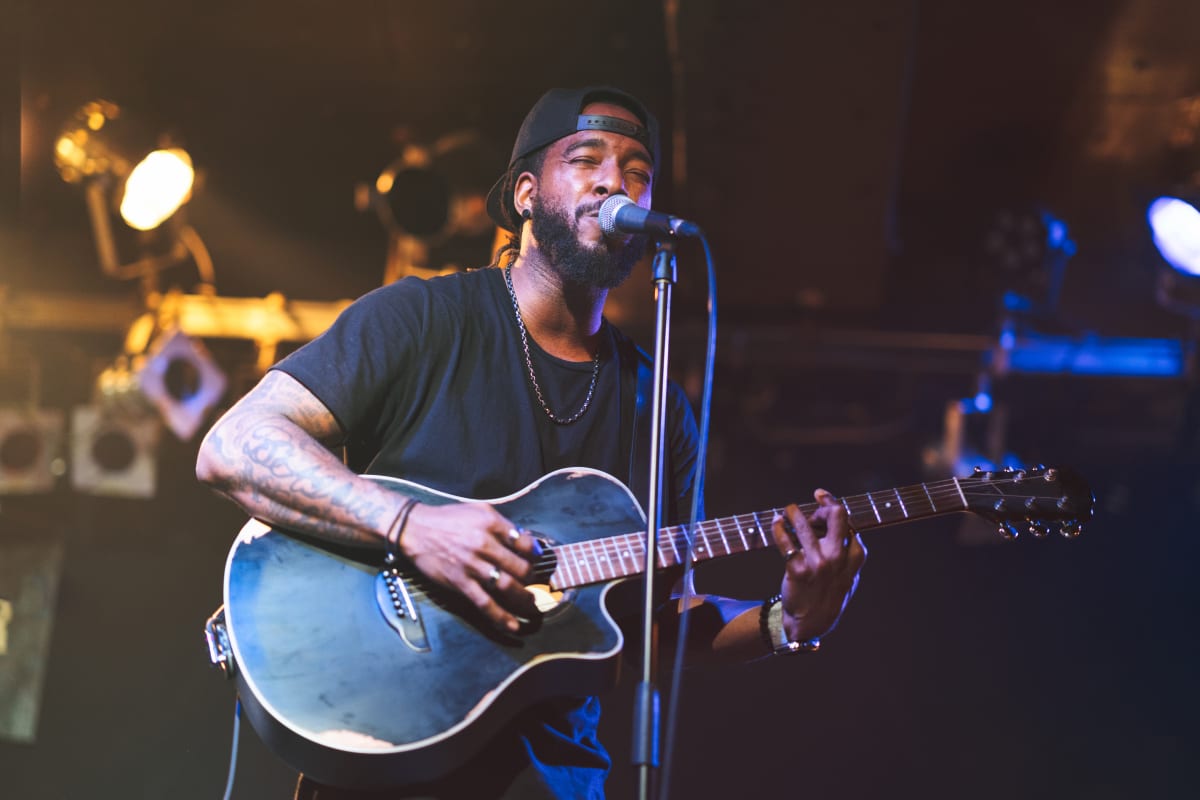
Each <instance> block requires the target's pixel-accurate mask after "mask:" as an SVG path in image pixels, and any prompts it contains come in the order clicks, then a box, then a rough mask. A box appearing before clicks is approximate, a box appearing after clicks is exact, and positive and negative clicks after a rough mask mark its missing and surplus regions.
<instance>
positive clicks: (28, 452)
mask: <svg viewBox="0 0 1200 800" xmlns="http://www.w3.org/2000/svg"><path fill="white" fill-rule="evenodd" d="M63 434H64V416H63V413H62V411H60V410H58V409H50V408H29V407H6V408H0V495H10V494H44V493H47V492H50V491H53V490H54V486H55V483H56V482H57V481H58V478H59V477H60V476H62V474H63V473H64V472H65V470H66V466H65V463H64V461H63V457H62V447H63V440H64V436H63Z"/></svg>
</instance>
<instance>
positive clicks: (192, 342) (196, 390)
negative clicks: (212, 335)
mask: <svg viewBox="0 0 1200 800" xmlns="http://www.w3.org/2000/svg"><path fill="white" fill-rule="evenodd" d="M136 377H137V385H138V387H139V389H140V390H141V393H142V395H143V396H144V397H145V398H146V399H147V400H148V401H149V402H150V404H151V405H152V406H154V407H155V408H156V409H158V412H159V414H161V415H162V418H163V421H164V422H165V423H166V425H167V427H168V428H170V429H171V431H172V432H173V433H174V434H175V435H176V436H177V437H179V438H180V439H181V440H183V441H187V440H189V439H191V438H192V437H193V436H195V435H196V431H197V430H199V428H200V425H201V424H202V423H203V422H204V419H205V417H207V416H208V413H209V412H210V411H211V410H212V408H213V406H215V405H216V404H217V402H218V401H219V400H220V399H221V396H222V395H223V394H225V387H226V384H227V380H226V378H225V373H223V372H222V371H221V369H220V367H218V366H217V364H216V362H215V361H213V358H212V356H210V355H209V353H208V350H207V348H205V346H204V344H203V343H202V342H201V341H200V340H198V339H193V338H191V337H189V336H185V335H184V334H183V333H182V332H180V331H178V330H174V331H168V332H167V333H165V334H163V335H162V336H161V337H159V339H158V341H157V342H155V344H154V345H153V346H152V347H151V349H150V354H149V356H147V358H146V359H145V361H144V362H143V363H142V364H141V366H140V368H139V369H138V370H137V373H136Z"/></svg>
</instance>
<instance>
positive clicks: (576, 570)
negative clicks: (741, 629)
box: [550, 478, 969, 590]
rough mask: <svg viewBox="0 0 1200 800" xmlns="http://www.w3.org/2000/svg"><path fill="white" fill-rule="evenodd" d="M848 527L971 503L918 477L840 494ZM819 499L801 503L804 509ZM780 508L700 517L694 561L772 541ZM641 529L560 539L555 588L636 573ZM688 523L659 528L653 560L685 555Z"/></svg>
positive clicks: (954, 489)
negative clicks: (897, 484) (564, 541)
mask: <svg viewBox="0 0 1200 800" xmlns="http://www.w3.org/2000/svg"><path fill="white" fill-rule="evenodd" d="M840 502H841V503H842V505H843V506H844V507H845V509H846V514H847V516H848V518H849V522H850V527H852V528H854V529H855V530H857V531H863V530H867V529H869V528H877V527H881V526H883V525H893V524H896V523H900V522H906V521H908V520H914V519H922V518H925V517H932V516H936V515H938V514H946V513H949V512H952V511H964V510H966V509H967V508H968V507H969V505H968V503H967V499H966V496H965V495H964V494H963V488H962V484H961V483H960V482H959V480H958V479H957V478H952V479H950V480H947V481H938V482H937V483H933V484H925V483H919V484H915V485H913V486H905V487H902V488H899V489H886V490H883V491H878V492H867V493H866V494H860V495H850V496H847V497H843V498H841V501H840ZM816 508H817V505H816V504H815V503H809V504H807V505H802V506H800V509H801V510H802V511H803V512H804V513H805V514H811V513H812V512H813V511H815V510H816ZM782 513H783V510H782V509H776V508H772V509H768V510H766V511H758V512H754V513H750V514H737V515H734V516H732V517H720V518H718V519H709V520H704V521H702V522H699V523H697V524H696V528H695V543H694V545H693V546H692V548H691V550H690V553H691V555H690V558H691V560H692V562H693V563H695V562H699V561H707V560H708V559H710V558H721V557H724V556H732V555H736V554H738V553H746V552H749V551H751V550H759V549H762V548H765V547H773V546H774V545H775V539H774V535H773V534H772V533H771V526H772V524H773V523H774V519H775V517H776V515H778V514H782ZM644 544H645V533H644V532H643V531H637V532H634V533H624V534H620V535H618V536H609V537H605V538H601V539H591V540H588V541H583V542H574V543H571V544H563V545H558V546H556V547H555V548H554V554H555V556H556V558H557V567H556V568H555V570H554V574H553V575H552V576H551V578H550V583H551V585H552V586H553V587H554V588H556V589H560V590H561V589H568V588H571V587H573V586H584V585H587V584H590V583H600V582H603V581H610V580H615V579H617V578H626V577H629V576H632V575H639V574H641V573H642V571H643V569H644V567H645V562H646V559H645V548H644ZM688 553H689V549H688V535H687V528H686V526H683V525H672V526H669V527H666V528H662V529H660V530H659V531H658V546H657V552H656V553H655V564H656V566H658V567H659V568H663V569H665V568H667V567H673V566H678V565H680V564H683V563H684V561H685V560H686V559H687V558H689V555H688Z"/></svg>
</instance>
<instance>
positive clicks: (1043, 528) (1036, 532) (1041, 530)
mask: <svg viewBox="0 0 1200 800" xmlns="http://www.w3.org/2000/svg"><path fill="white" fill-rule="evenodd" d="M1029 533H1030V535H1032V536H1033V538H1035V539H1045V538H1046V537H1047V536H1049V535H1050V526H1049V525H1047V524H1046V523H1044V522H1032V521H1031V522H1030V523H1029Z"/></svg>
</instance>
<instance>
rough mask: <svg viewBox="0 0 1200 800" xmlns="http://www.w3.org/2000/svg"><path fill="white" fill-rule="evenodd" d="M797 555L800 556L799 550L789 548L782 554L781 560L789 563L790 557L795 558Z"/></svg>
mask: <svg viewBox="0 0 1200 800" xmlns="http://www.w3.org/2000/svg"><path fill="white" fill-rule="evenodd" d="M799 554H800V551H799V550H797V549H796V548H794V547H789V548H788V551H787V552H786V553H784V554H783V560H784V561H791V560H792V556H796V555H799Z"/></svg>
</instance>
